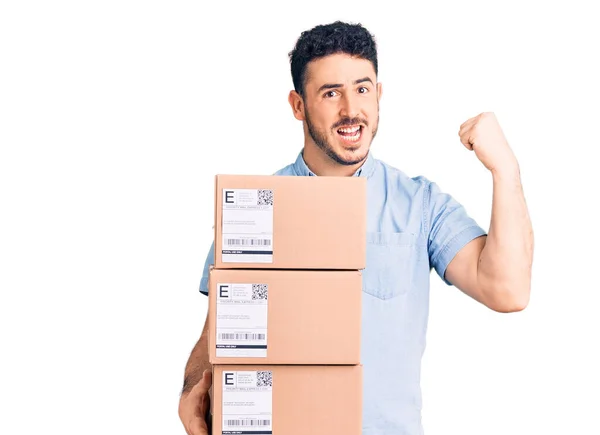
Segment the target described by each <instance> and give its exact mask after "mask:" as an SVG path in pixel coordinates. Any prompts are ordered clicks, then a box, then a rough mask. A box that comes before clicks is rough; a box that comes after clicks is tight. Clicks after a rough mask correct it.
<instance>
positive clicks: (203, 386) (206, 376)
mask: <svg viewBox="0 0 600 435" xmlns="http://www.w3.org/2000/svg"><path fill="white" fill-rule="evenodd" d="M211 385H212V373H211V371H210V369H206V370H204V373H202V379H200V380H199V381H198V383H197V384H196V385H194V387H193V388H192V389H191V391H190V395H189V397H193V398H197V399H200V397H201V396H202V395H204V394H206V393H208V390H209V389H210V386H211Z"/></svg>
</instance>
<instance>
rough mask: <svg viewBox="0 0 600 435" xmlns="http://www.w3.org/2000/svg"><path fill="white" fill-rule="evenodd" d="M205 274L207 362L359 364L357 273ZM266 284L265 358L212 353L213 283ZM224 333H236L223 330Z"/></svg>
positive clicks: (215, 285)
mask: <svg viewBox="0 0 600 435" xmlns="http://www.w3.org/2000/svg"><path fill="white" fill-rule="evenodd" d="M209 273H210V275H209V291H208V294H209V312H208V317H209V360H210V362H211V364H359V363H360V336H361V298H362V273H361V272H360V271H357V270H355V271H341V270H329V271H325V270H269V269H252V270H250V269H215V268H212V267H211V270H210V272H209ZM232 283H238V284H239V283H246V284H267V286H268V293H267V350H266V355H267V356H266V357H231V356H220V357H217V356H216V333H217V331H216V310H217V299H218V295H219V293H222V294H223V295H227V296H228V297H231V294H230V292H229V291H228V288H225V291H221V292H220V291H219V288H218V285H219V284H232ZM225 332H236V331H235V330H226V331H225Z"/></svg>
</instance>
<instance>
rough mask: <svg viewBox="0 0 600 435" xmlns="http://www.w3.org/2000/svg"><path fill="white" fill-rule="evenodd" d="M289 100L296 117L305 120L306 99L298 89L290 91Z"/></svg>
mask: <svg viewBox="0 0 600 435" xmlns="http://www.w3.org/2000/svg"><path fill="white" fill-rule="evenodd" d="M288 102H289V103H290V106H292V112H293V113H294V118H296V119H297V120H298V121H304V100H303V99H302V97H301V96H300V94H299V93H298V92H296V91H290V95H289V96H288Z"/></svg>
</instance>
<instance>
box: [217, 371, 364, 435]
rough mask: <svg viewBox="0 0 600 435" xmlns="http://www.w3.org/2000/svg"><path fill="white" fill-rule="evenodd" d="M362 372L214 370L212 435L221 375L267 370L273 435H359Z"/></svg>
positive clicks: (219, 401)
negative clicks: (269, 375)
mask: <svg viewBox="0 0 600 435" xmlns="http://www.w3.org/2000/svg"><path fill="white" fill-rule="evenodd" d="M362 368H363V367H362V365H354V366H293V365H225V366H223V365H215V366H213V394H214V396H213V403H212V412H213V417H212V434H213V435H221V434H222V427H223V425H222V423H223V415H222V406H223V381H224V373H226V372H227V373H231V372H232V371H238V370H239V371H251V370H260V371H264V370H266V371H271V372H272V428H273V435H306V434H311V435H360V434H361V433H362V397H363V396H362V395H363V391H362V390H363V372H362ZM240 429H241V428H240ZM244 429H247V428H244Z"/></svg>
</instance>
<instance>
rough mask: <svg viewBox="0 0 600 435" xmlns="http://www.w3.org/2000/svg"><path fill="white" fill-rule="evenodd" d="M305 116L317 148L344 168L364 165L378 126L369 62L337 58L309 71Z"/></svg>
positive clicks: (377, 89)
mask: <svg viewBox="0 0 600 435" xmlns="http://www.w3.org/2000/svg"><path fill="white" fill-rule="evenodd" d="M304 91H305V95H304V107H305V109H304V115H305V121H306V126H307V129H308V133H309V135H310V137H311V138H312V140H313V141H314V143H315V145H316V146H317V147H319V148H320V149H321V150H322V151H323V152H325V153H326V154H327V155H328V156H329V157H330V158H331V159H332V160H334V161H336V162H337V163H339V164H341V165H354V164H357V163H360V162H362V161H363V160H364V159H365V158H366V157H367V154H368V152H369V147H370V146H371V142H372V140H373V138H374V137H375V135H376V134H377V127H378V125H379V97H380V95H381V85H380V84H378V83H377V79H376V76H375V69H374V68H373V65H372V64H371V62H370V61H368V60H365V59H360V58H353V57H350V56H349V55H347V54H334V55H330V56H326V57H324V58H321V59H317V60H314V61H311V62H310V63H309V64H308V66H307V70H306V81H305V86H304Z"/></svg>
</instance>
